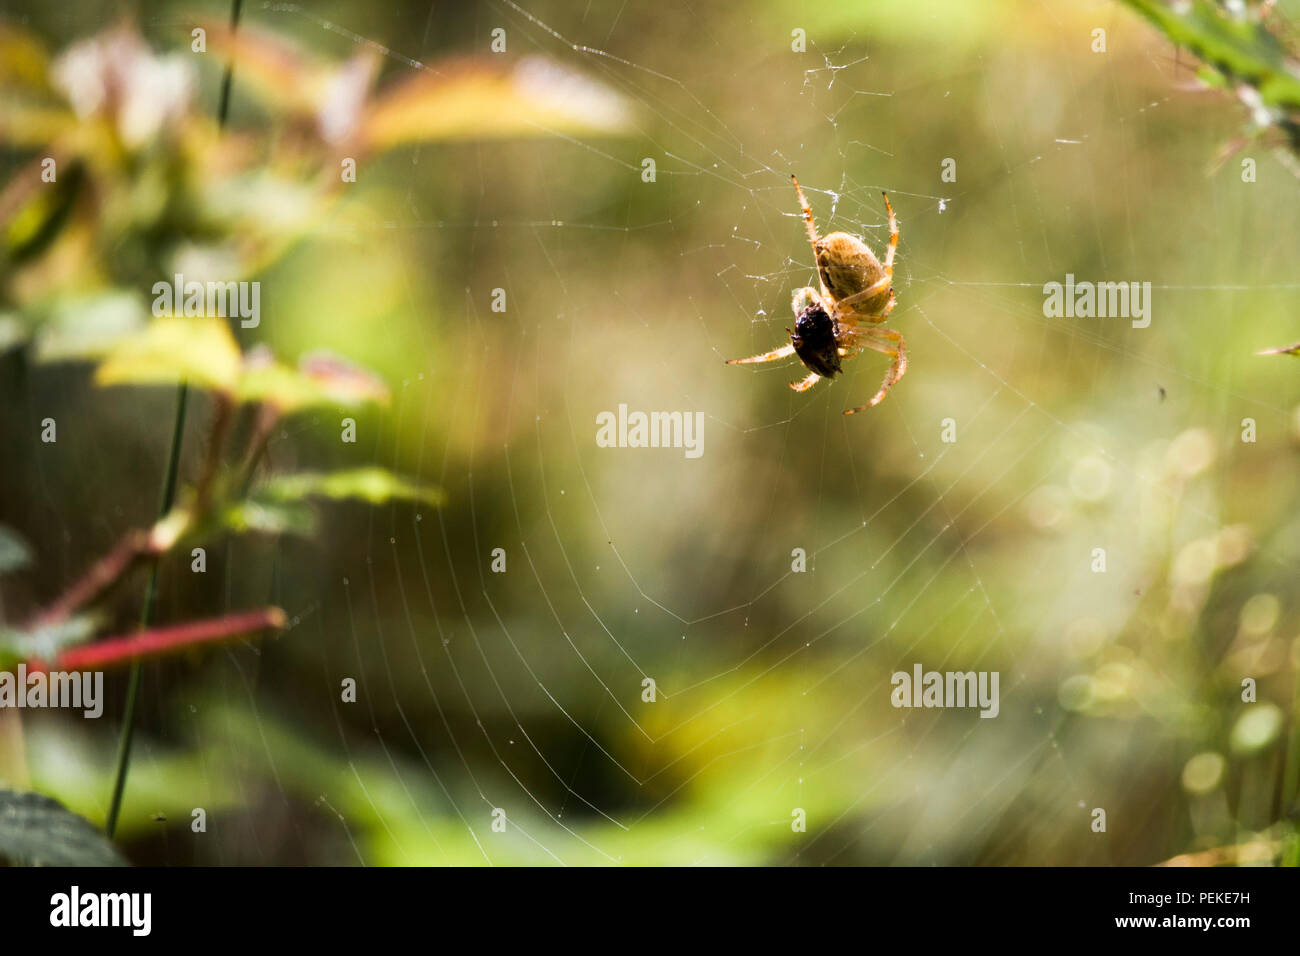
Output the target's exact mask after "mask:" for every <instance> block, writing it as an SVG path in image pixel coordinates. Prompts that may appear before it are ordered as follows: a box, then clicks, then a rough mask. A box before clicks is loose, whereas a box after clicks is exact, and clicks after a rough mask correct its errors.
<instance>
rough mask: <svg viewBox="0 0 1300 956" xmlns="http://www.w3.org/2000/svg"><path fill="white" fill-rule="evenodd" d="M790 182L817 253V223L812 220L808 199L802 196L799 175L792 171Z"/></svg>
mask: <svg viewBox="0 0 1300 956" xmlns="http://www.w3.org/2000/svg"><path fill="white" fill-rule="evenodd" d="M790 182H792V183H794V191H795V192H796V193H798V194H799V208H800V209H801V210H803V222H804V225H805V226H807V227H808V241H809V242H810V243H812V247H813V254H814V255H816V253H817V224H816V223H815V222H813V214H812V206H809V205H808V200H807V199H805V198H804V195H803V187H802V186H800V185H799V177H798V176H795V175H794V174H793V173H792V174H791V175H790Z"/></svg>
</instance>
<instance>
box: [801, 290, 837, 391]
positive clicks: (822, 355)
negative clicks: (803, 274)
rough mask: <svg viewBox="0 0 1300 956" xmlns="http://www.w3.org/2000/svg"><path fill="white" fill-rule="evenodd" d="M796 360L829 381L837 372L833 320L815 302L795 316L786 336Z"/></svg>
mask: <svg viewBox="0 0 1300 956" xmlns="http://www.w3.org/2000/svg"><path fill="white" fill-rule="evenodd" d="M790 342H791V343H792V344H793V345H794V354H795V355H797V356H799V361H801V362H803V364H804V365H805V366H807V367H808V370H809V371H812V372H816V373H817V374H818V375H820V376H821V377H822V378H831V377H833V376H834V375H835V374H836V373H837V372H839V370H840V347H839V342H837V341H836V339H835V321H834V320H833V319H832V318H831V317H830V316H829V315H827V314H826V310H825V309H823V308H822V307H821V306H820V305H818V304H817V303H815V302H814V303H813V304H812V305H810V306H808V308H806V309H804V310H803V311H802V312H800V313H799V318H798V319H796V320H795V323H794V333H793V334H792V335H791V336H790Z"/></svg>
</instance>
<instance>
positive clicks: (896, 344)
mask: <svg viewBox="0 0 1300 956" xmlns="http://www.w3.org/2000/svg"><path fill="white" fill-rule="evenodd" d="M873 336H879V338H874V337H873ZM881 339H885V340H886V341H883V342H882V341H881ZM860 341H861V342H862V344H863V346H865V347H866V348H869V349H871V350H873V351H876V352H883V353H884V354H885V355H888V356H889V357H890V358H892V359H893V360H894V361H893V363H892V364H891V365H890V366H889V371H887V372H886V373H885V380H884V381H883V382H881V383H880V391H878V392H876V394H875V396H874V397H873V398H872V399H871V401H869V402H867V404H865V405H859V406H858V407H857V408H846V409H845V410H844V414H845V415H852V414H854V413H855V412H860V411H862V410H863V409H865V408H871V407H872V406H873V405H879V404H880V402H881V401H882V400H883V399H884V397H885V395H886V394H887V393H888V392H889V389H890V388H891V387H892V386H893V385H895V384H897V382H898V380H899V379H901V378H902V377H903V376H904V375H905V374H906V373H907V346H906V345H905V344H904V342H903V336H902V335H901V334H899V333H898V332H895V331H894V330H893V329H875V328H873V329H867V330H866V331H865V332H863V333H862V336H861V339H860ZM890 343H893V344H890Z"/></svg>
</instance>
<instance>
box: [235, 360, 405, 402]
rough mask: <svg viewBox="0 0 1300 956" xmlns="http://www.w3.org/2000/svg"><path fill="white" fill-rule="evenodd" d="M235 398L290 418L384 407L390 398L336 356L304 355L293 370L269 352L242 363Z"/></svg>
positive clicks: (372, 377)
mask: <svg viewBox="0 0 1300 956" xmlns="http://www.w3.org/2000/svg"><path fill="white" fill-rule="evenodd" d="M235 397H236V398H237V399H238V400H239V401H241V402H265V403H266V404H268V405H274V406H275V407H276V408H277V409H279V410H280V412H281V413H284V414H289V413H292V412H296V411H301V410H302V409H304V408H312V407H315V406H321V405H327V406H331V407H337V406H340V405H343V406H354V405H359V404H361V403H363V402H368V401H371V402H379V403H387V402H388V398H389V394H388V387H387V386H386V385H384V383H383V382H382V381H380V379H379V378H378V377H377V376H375V375H374V374H372V373H370V372H368V371H366V370H365V369H362V368H360V367H358V366H356V365H353V364H351V363H350V362H347V361H346V360H344V359H341V358H338V357H337V356H333V355H329V354H327V353H323V352H317V353H312V354H310V355H304V356H303V357H302V360H301V361H300V362H299V363H298V368H297V369H292V368H290V367H289V366H287V365H285V364H283V363H282V362H278V361H276V360H275V359H273V358H272V357H271V356H270V353H269V352H265V351H254V352H252V353H250V354H249V356H248V359H247V360H246V362H245V363H244V373H243V375H242V376H241V377H240V379H239V385H238V388H237V389H236V392H235Z"/></svg>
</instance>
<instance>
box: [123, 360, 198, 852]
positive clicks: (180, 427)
mask: <svg viewBox="0 0 1300 956" xmlns="http://www.w3.org/2000/svg"><path fill="white" fill-rule="evenodd" d="M189 396H190V390H189V386H187V385H186V384H185V383H184V382H182V383H181V385H180V389H179V390H178V393H177V397H176V417H175V418H174V419H173V421H172V443H171V449H170V451H168V453H167V473H166V476H165V478H164V479H163V490H162V500H161V502H160V504H159V508H158V513H159V514H164V515H165V514H166V513H167V512H169V511H171V510H172V505H173V504H174V503H175V501H176V476H177V474H178V473H179V472H180V461H181V441H182V439H183V438H184V432H185V409H186V406H187V405H189ZM157 603H158V562H157V561H155V562H154V563H153V565H152V566H151V567H150V568H149V583H148V584H147V585H145V589H144V607H143V608H141V609H140V630H142V631H145V630H148V629H149V627H150V625H152V624H153V612H154V607H155V605H156V604H157ZM140 668H141V664H140V662H139V661H135V662H134V663H132V665H131V680H130V683H128V684H127V688H126V711H125V712H124V713H123V714H122V730H121V732H120V734H119V736H118V739H117V774H116V776H115V777H114V779H113V798H112V800H110V801H109V804H108V819H107V821H106V822H105V824H104V832H105V833H107V834H108V836H109V838H110V839H111V838H112V836H113V832H114V831H115V830H116V829H117V817H118V814H119V813H120V812H121V810H122V794H123V792H124V791H125V790H126V772H127V768H128V767H129V766H130V765H131V740H132V738H133V737H134V736H135V708H136V703H137V701H138V700H139V697H140Z"/></svg>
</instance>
